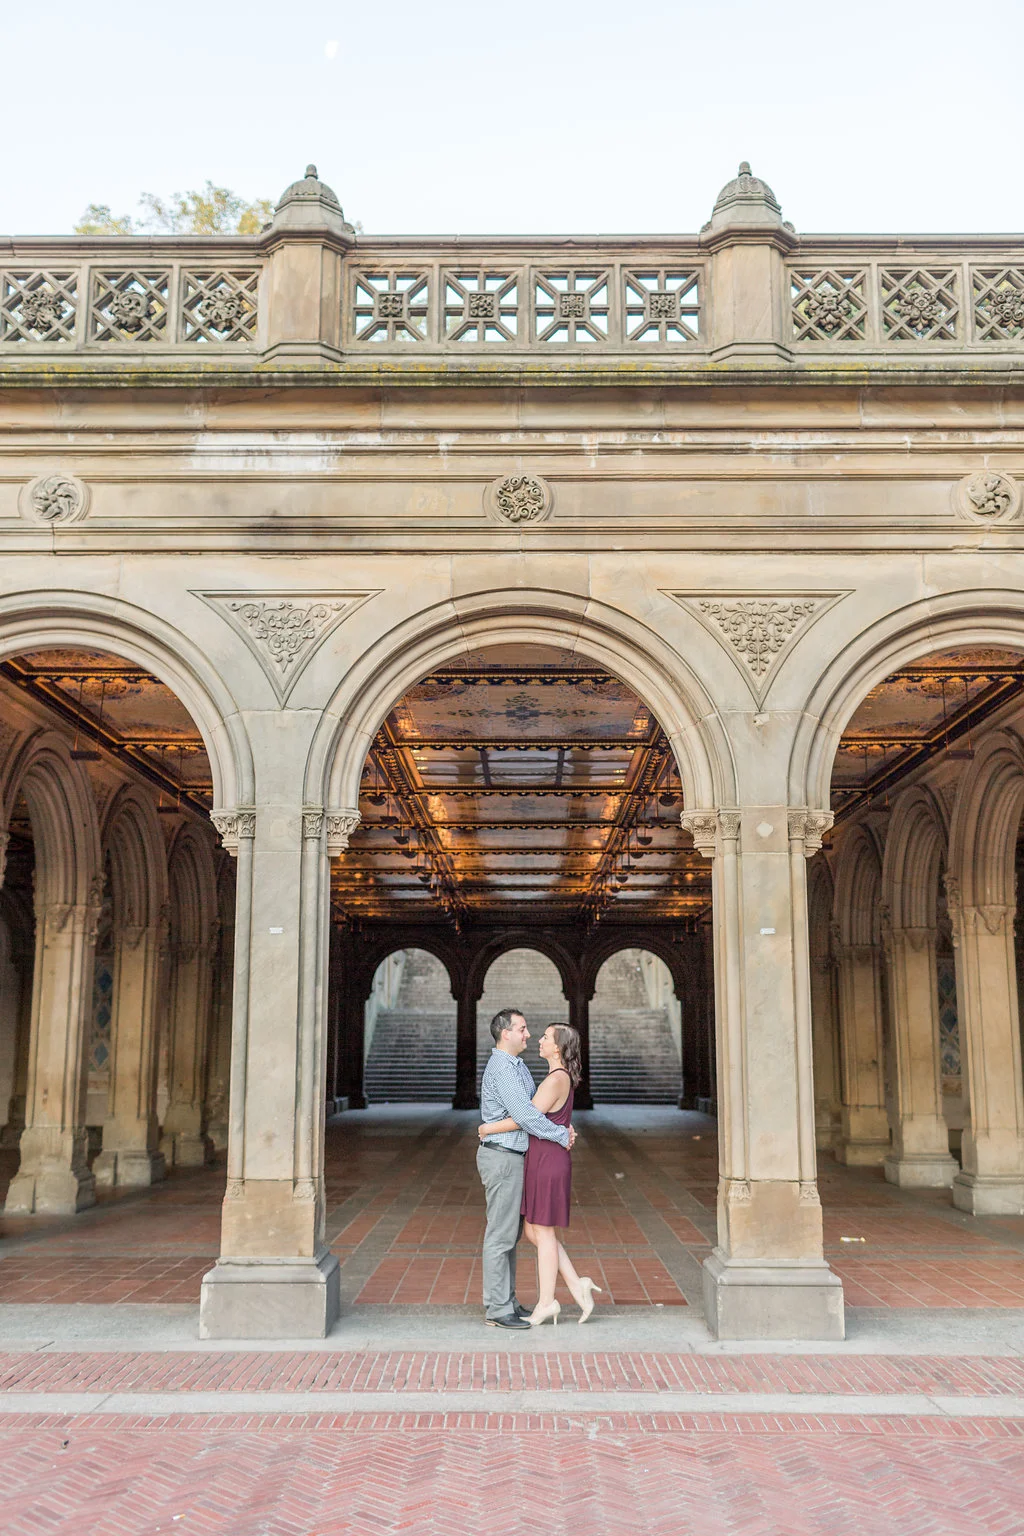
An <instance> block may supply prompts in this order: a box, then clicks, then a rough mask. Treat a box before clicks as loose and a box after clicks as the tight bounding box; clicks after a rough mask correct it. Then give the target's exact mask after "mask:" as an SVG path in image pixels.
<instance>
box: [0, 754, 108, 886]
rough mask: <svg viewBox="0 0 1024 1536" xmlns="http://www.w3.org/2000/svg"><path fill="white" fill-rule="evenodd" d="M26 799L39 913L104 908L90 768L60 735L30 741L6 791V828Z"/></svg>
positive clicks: (4, 795)
mask: <svg viewBox="0 0 1024 1536" xmlns="http://www.w3.org/2000/svg"><path fill="white" fill-rule="evenodd" d="M19 795H24V797H25V801H26V803H27V805H28V810H29V816H30V818H31V821H32V836H33V841H34V843H35V847H36V863H35V902H36V906H37V908H43V907H57V906H74V905H86V904H90V903H91V904H93V905H98V903H99V891H98V889H97V885H98V882H99V873H100V864H101V860H100V833H99V822H98V819H97V815H96V801H95V798H94V796H93V792H92V786H91V784H90V782H89V778H88V775H87V774H86V773H85V771H84V769H83V768H82V767H81V766H80V765H79V764H78V763H76V762H74V761H73V760H72V757H71V753H70V750H69V748H68V744H67V742H66V741H65V740H64V738H63V736H61V735H60V734H59V733H58V732H56V731H48V730H41V731H38V732H36V734H35V735H33V736H30V737H29V738H28V740H27V741H26V742H25V743H24V745H23V747H22V749H21V751H20V752H19V753H18V755H17V757H16V758H15V760H14V762H13V764H12V767H11V771H10V774H9V775H8V778H7V782H6V784H5V785H4V786H3V797H2V804H3V805H4V807H5V814H4V826H5V827H6V824H7V820H8V818H9V816H10V811H11V808H12V807H13V805H14V803H15V801H16V800H17V798H18V796H19Z"/></svg>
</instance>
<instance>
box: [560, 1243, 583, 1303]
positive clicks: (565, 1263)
mask: <svg viewBox="0 0 1024 1536" xmlns="http://www.w3.org/2000/svg"><path fill="white" fill-rule="evenodd" d="M558 1273H559V1274H560V1275H561V1277H562V1279H563V1280H564V1281H565V1283H566V1285H567V1286H568V1288H569V1294H570V1296H571V1297H572V1299H573V1301H574V1302H575V1303H576V1305H577V1306H578V1307H581V1306H582V1305H583V1287H582V1286H581V1285H580V1277H579V1275H578V1274H577V1273H576V1270H575V1269H574V1268H573V1262H572V1260H571V1259H570V1257H569V1255H568V1254H567V1253H566V1251H565V1249H564V1248H563V1247H562V1245H561V1243H559V1244H558Z"/></svg>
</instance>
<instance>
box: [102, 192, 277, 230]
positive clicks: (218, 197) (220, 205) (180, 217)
mask: <svg viewBox="0 0 1024 1536" xmlns="http://www.w3.org/2000/svg"><path fill="white" fill-rule="evenodd" d="M139 203H140V206H141V208H142V214H141V215H140V216H139V217H138V218H132V216H131V215H130V214H123V215H115V214H113V213H111V211H110V208H109V207H108V206H107V205H106V204H105V203H90V204H89V206H88V207H87V208H86V210H85V212H84V213H83V215H82V217H81V218H80V219H79V221H78V223H77V224H76V225H75V234H76V235H256V234H259V232H260V230H261V229H262V227H263V225H264V224H266V223H267V221H268V220H269V219H270V218H271V216H272V214H273V212H274V205H273V203H271V201H270V199H269V198H266V197H260V198H256V199H255V201H253V202H247V201H246V200H245V198H244V197H239V196H238V194H237V192H232V191H230V190H229V189H228V188H227V187H215V186H214V184H213V182H212V181H208V182H207V183H206V186H205V187H204V188H202V190H201V191H193V192H174V193H172V194H171V196H170V197H169V198H166V199H165V198H162V197H157V196H156V194H155V193H153V192H143V194H142V196H141V197H140V198H139Z"/></svg>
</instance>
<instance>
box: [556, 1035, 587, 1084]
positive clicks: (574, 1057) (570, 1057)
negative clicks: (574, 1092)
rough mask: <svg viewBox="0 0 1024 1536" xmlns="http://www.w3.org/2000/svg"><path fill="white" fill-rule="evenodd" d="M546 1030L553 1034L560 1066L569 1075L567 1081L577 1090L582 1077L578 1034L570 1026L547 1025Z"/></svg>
mask: <svg viewBox="0 0 1024 1536" xmlns="http://www.w3.org/2000/svg"><path fill="white" fill-rule="evenodd" d="M548 1028H549V1029H553V1030H554V1032H555V1044H556V1045H557V1046H558V1054H559V1056H561V1058H562V1066H563V1067H564V1068H565V1070H566V1071H567V1072H568V1074H569V1081H570V1083H572V1085H573V1087H574V1088H578V1087H579V1085H580V1078H581V1077H582V1075H583V1064H582V1061H581V1059H580V1037H579V1033H578V1031H576V1030H575V1029H573V1027H572V1025H571V1024H549V1025H548Z"/></svg>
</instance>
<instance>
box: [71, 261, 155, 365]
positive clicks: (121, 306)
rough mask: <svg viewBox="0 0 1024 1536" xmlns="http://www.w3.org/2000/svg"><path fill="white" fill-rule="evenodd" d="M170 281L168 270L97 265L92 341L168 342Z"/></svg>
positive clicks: (91, 318)
mask: <svg viewBox="0 0 1024 1536" xmlns="http://www.w3.org/2000/svg"><path fill="white" fill-rule="evenodd" d="M170 280H171V277H170V273H169V272H168V271H167V270H166V269H159V270H154V269H153V268H147V269H145V270H142V269H138V270H136V271H131V272H126V271H121V272H114V271H100V270H97V269H95V268H94V270H93V274H92V302H91V303H90V306H89V312H90V322H89V340H90V341H127V342H131V343H132V345H133V346H135V345H138V344H141V343H144V342H150V341H169V340H170V337H169V336H168V334H167V306H168V294H169V289H170Z"/></svg>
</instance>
